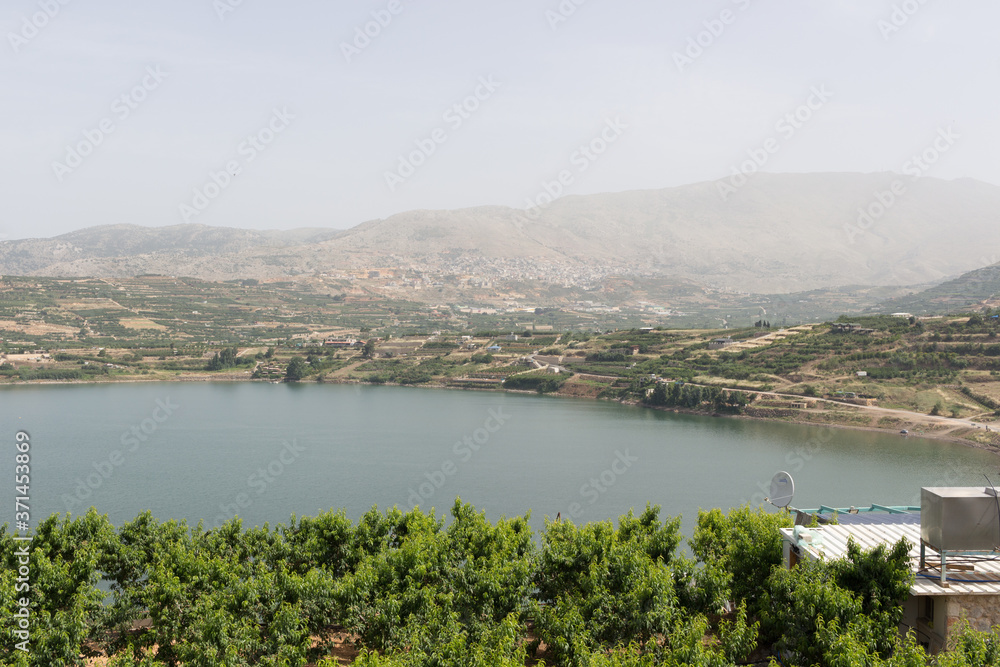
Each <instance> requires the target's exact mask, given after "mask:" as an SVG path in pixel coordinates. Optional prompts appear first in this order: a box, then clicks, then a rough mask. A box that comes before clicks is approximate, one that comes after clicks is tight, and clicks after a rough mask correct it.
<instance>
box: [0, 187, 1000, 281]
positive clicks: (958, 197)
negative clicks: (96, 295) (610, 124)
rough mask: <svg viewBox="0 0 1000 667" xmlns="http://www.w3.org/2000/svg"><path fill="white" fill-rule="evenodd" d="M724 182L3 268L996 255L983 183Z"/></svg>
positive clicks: (649, 269)
mask: <svg viewBox="0 0 1000 667" xmlns="http://www.w3.org/2000/svg"><path fill="white" fill-rule="evenodd" d="M721 182H724V181H704V182H701V183H694V184H690V185H684V186H676V187H671V188H661V189H651V190H629V191H624V192H618V193H604V194H596V195H568V196H566V197H562V198H560V199H557V200H555V201H554V202H552V203H551V204H549V205H547V206H544V207H542V208H541V209H539V210H537V211H534V212H532V214H529V213H528V212H526V211H523V210H520V209H514V208H510V207H505V206H497V205H486V206H477V207H469V208H463V209H456V210H434V209H422V210H414V211H406V212H402V213H398V214H395V215H392V216H389V217H387V218H383V219H375V220H369V221H366V222H362V223H360V224H358V225H356V226H355V227H352V228H350V229H347V230H337V229H316V228H311V229H309V228H307V229H298V230H289V231H277V230H270V231H257V230H247V229H239V228H230V227H208V226H205V225H198V224H188V225H174V226H170V227H157V228H150V227H142V226H139V225H106V226H100V227H92V228H87V229H83V230H77V231H74V232H70V233H68V234H63V235H60V236H57V237H54V238H51V239H21V240H8V241H0V273H5V274H16V275H49V276H55V277H70V276H74V277H75V276H80V277H83V276H93V277H126V276H129V275H139V274H143V273H166V274H171V275H190V276H192V277H199V278H204V279H209V280H226V279H238V278H258V279H278V278H283V277H295V276H301V275H311V274H319V273H329V272H338V271H356V270H361V269H364V268H368V267H378V266H395V267H398V268H401V269H404V270H418V271H423V272H430V273H439V274H445V275H451V274H458V275H476V274H477V271H481V272H483V273H484V275H485V276H486V277H489V278H499V277H504V276H506V277H508V278H514V277H528V278H532V279H540V280H543V281H549V282H554V283H557V282H560V280H562V281H565V280H568V279H570V277H572V276H575V275H582V274H581V272H583V273H584V274H588V275H592V276H593V277H594V278H595V279H599V277H600V276H602V275H611V274H625V275H628V274H633V275H676V276H681V277H684V278H688V279H691V280H695V281H697V282H699V283H702V284H705V285H709V286H712V287H719V288H728V289H745V290H747V291H754V292H774V293H779V292H797V291H803V290H809V289H815V288H825V287H836V286H841V285H851V284H869V285H907V284H919V283H929V282H940V281H943V280H947V279H951V278H954V277H956V276H959V275H962V274H964V273H966V272H968V271H970V270H974V269H976V268H980V267H981V266H983V265H985V264H989V263H991V262H989V261H986V258H987V256H990V255H991V254H992V256H996V254H998V253H1000V224H998V223H1000V187H997V186H994V185H991V184H988V183H983V182H981V181H976V180H974V179H958V180H955V181H943V180H939V179H933V178H922V179H918V180H915V181H914V180H909V179H907V178H906V177H904V176H901V175H899V174H894V173H877V174H851V173H820V174H766V173H761V174H757V175H755V176H753V177H752V178H751V179H750V180H749V181H748V183H747V184H746V185H745V186H744V187H742V188H741V189H739V190H738V191H737V192H735V193H733V194H731V195H730V196H729V197H728V198H727V199H726V200H723V198H722V197H721V196H720V195H719V189H718V184H719V183H721ZM894 187H896V188H897V192H898V191H899V188H901V189H902V191H903V194H901V195H898V196H894V201H893V203H892V204H891V205H890V206H889V207H888V210H887V211H886V212H885V213H884V214H882V215H881V216H879V217H876V218H872V219H871V224H868V225H864V224H859V219H860V220H862V221H863V220H864V218H859V212H860V211H862V210H866V209H867V210H876V211H877V210H878V206H877V205H876V204H877V202H878V201H879V197H880V194H883V193H889V192H892V188H894ZM883 201H884V199H883ZM852 230H853V231H852ZM963 239H975V241H974V242H973V243H967V242H965V241H964V240H963ZM979 255H982V256H979ZM519 273H520V274H521V275H518V274H519Z"/></svg>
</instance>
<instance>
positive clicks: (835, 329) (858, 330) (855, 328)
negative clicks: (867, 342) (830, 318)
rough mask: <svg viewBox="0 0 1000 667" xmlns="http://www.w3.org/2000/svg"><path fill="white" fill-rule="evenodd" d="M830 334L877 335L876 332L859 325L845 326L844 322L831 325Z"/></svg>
mask: <svg viewBox="0 0 1000 667" xmlns="http://www.w3.org/2000/svg"><path fill="white" fill-rule="evenodd" d="M830 333H850V334H861V335H869V334H873V333H875V330H874V329H867V328H865V327H862V326H861V325H860V324H857V323H850V324H844V323H843V322H834V323H833V325H831V327H830Z"/></svg>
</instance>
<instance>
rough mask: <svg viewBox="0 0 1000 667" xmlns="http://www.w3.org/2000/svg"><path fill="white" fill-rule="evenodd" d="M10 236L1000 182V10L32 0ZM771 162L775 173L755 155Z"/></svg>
mask: <svg viewBox="0 0 1000 667" xmlns="http://www.w3.org/2000/svg"><path fill="white" fill-rule="evenodd" d="M3 7H4V9H3V10H2V11H0V32H2V34H3V36H4V40H3V42H4V43H3V44H2V45H0V90H2V94H0V119H2V121H3V122H0V146H2V147H3V151H2V153H0V198H2V201H3V203H4V211H3V213H2V215H0V239H4V238H6V239H17V238H29V237H49V236H55V235H58V234H62V233H66V232H70V231H73V230H77V229H81V228H85V227H89V226H94V225H103V224H122V223H130V224H140V225H147V226H164V225H176V224H183V223H200V224H206V225H214V226H230V227H242V228H250V229H291V228H297V227H333V228H348V227H352V226H354V225H356V224H359V223H361V222H364V221H366V220H372V219H377V218H385V217H388V216H390V215H392V214H394V213H399V212H403V211H408V210H413V209H454V208H462V207H468V206H480V205H507V206H515V207H519V208H525V207H528V206H529V205H531V204H532V203H536V202H538V201H540V198H544V197H546V196H549V195H552V196H564V195H567V194H589V193H599V192H617V191H623V190H633V189H652V188H664V187H672V186H678V185H684V184H688V183H695V182H700V181H709V180H717V179H727V178H728V179H733V178H738V176H734V173H735V172H740V171H742V172H744V173H750V172H751V171H752V170H760V171H766V172H777V173H782V172H844V171H849V172H881V171H901V170H903V169H904V165H906V164H907V162H908V161H909V160H910V159H911V157H912V156H913V155H915V154H917V155H919V154H921V153H922V152H923V151H925V150H929V147H931V146H933V145H934V141H935V139H936V138H937V137H939V136H943V134H942V133H946V134H947V135H948V136H949V137H950V143H949V144H948V150H947V152H946V153H942V154H940V155H939V156H938V158H939V159H936V160H935V162H934V163H933V164H929V165H927V169H926V170H925V172H924V173H925V175H927V176H933V177H938V178H945V179H953V178H960V177H971V178H976V179H979V180H983V181H986V182H990V183H994V184H1000V164H998V161H997V159H996V157H995V154H996V151H995V148H996V146H997V145H998V140H1000V126H998V124H997V122H996V118H997V115H998V114H997V109H998V102H1000V88H998V86H997V85H996V83H997V81H998V77H1000V50H998V47H997V40H996V28H995V26H996V25H997V24H998V23H1000V4H998V3H996V2H995V0H952V1H950V2H947V3H946V2H943V1H941V0H937V1H934V0H905V1H904V0H823V1H818V0H711V1H706V2H685V3H680V2H663V1H662V0H655V1H654V0H616V1H615V2H612V1H611V0H561V1H560V0H503V2H499V1H495V0H494V1H490V2H485V1H482V0H425V1H424V2H417V1H416V0H355V1H353V2H327V1H318V0H300V1H294V0H293V1H288V2H283V3H279V2H273V1H271V2H267V1H265V0H172V1H171V2H169V3H168V2H161V3H148V2H135V0H130V1H126V0H119V1H115V0H7V1H6V2H4V3H3ZM748 161H749V162H748Z"/></svg>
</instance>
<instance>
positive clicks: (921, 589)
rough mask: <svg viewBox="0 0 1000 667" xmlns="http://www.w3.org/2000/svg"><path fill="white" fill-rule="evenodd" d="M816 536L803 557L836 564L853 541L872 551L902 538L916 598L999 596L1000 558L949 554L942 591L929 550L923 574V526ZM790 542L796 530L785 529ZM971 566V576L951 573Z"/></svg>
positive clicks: (849, 528)
mask: <svg viewBox="0 0 1000 667" xmlns="http://www.w3.org/2000/svg"><path fill="white" fill-rule="evenodd" d="M808 530H809V532H811V533H812V534H813V535H814V538H813V545H805V544H799V545H798V546H799V549H800V551H801V552H802V554H803V555H805V556H807V557H809V558H814V559H815V558H823V559H825V560H837V559H840V558H843V557H845V556H846V555H847V542H848V540H849V539H850V538H852V537H853V538H854V541H855V542H857V544H858V546H860V547H861V548H862V549H866V550H868V549H873V548H875V547H877V546H878V545H880V544H888V545H892V544H895V543H896V542H898V541H899V540H900V539H902V538H906V540H907V542H909V543H910V566H911V568H912V569H913V572H914V574H915V575H916V581H915V582H914V583H913V586H912V587H911V589H910V592H911V593H912V594H913V595H1000V554H996V555H993V556H989V555H986V556H984V555H971V554H970V555H957V554H951V553H949V554H948V557H947V562H948V565H949V568H948V583H949V584H950V586H949V587H948V588H942V587H941V585H940V583H939V581H940V577H941V570H940V569H939V564H940V557H939V555H938V553H937V551H935V550H934V549H931V548H930V547H927V566H926V568H925V569H924V570H923V571H920V525H919V524H915V525H914V524H909V525H900V524H895V525H891V524H890V525H887V524H863V525H836V526H820V527H818V528H809V529H808ZM781 532H782V535H783V536H784V539H785V540H786V541H787V542H790V543H791V544H793V545H794V544H795V540H794V538H793V536H792V535H793V529H791V528H782V529H781ZM959 564H961V565H972V566H973V567H974V568H975V569H974V570H973V571H970V572H964V571H961V570H955V569H952V568H951V566H952V565H959Z"/></svg>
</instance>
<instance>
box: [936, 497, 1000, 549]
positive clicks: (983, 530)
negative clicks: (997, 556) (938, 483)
mask: <svg viewBox="0 0 1000 667" xmlns="http://www.w3.org/2000/svg"><path fill="white" fill-rule="evenodd" d="M997 502H998V499H997V497H996V495H994V492H993V490H992V489H984V488H981V487H972V486H954V487H929V488H928V487H925V488H923V489H921V490H920V537H921V538H922V539H923V540H924V542H926V543H927V544H928V545H930V546H931V547H932V548H933V549H935V550H937V551H942V550H946V551H993V550H994V549H996V548H998V547H1000V512H998V505H997Z"/></svg>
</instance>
